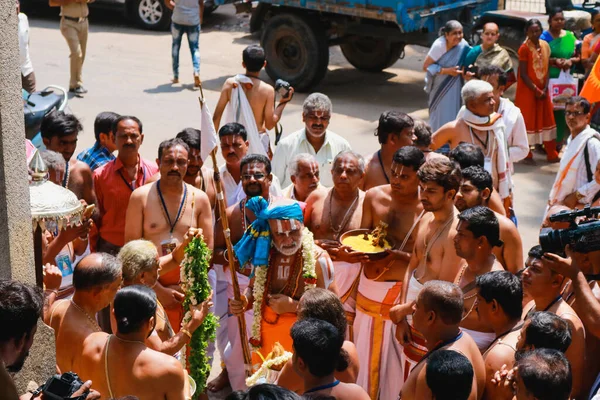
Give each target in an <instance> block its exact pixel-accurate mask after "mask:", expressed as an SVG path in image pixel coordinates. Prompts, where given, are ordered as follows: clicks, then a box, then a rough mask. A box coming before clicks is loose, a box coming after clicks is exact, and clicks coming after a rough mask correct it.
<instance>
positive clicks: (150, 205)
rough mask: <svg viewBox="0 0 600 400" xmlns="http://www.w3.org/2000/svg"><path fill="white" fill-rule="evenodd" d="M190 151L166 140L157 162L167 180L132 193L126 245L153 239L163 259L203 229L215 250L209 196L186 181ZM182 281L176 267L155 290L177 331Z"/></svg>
mask: <svg viewBox="0 0 600 400" xmlns="http://www.w3.org/2000/svg"><path fill="white" fill-rule="evenodd" d="M188 152H189V147H188V145H187V144H185V142H184V141H183V140H181V139H170V140H165V141H164V142H162V143H161V144H160V146H159V148H158V159H157V163H158V165H159V170H160V173H161V176H162V177H163V178H162V179H160V180H159V181H157V182H156V183H153V184H149V185H145V186H142V187H140V188H138V189H136V190H134V191H133V193H132V194H131V199H130V200H129V206H128V207H127V217H126V221H125V243H127V242H129V241H131V240H135V239H146V240H150V241H151V242H153V243H154V245H155V246H156V248H157V249H158V251H159V254H160V255H161V256H168V255H169V254H171V253H172V251H173V250H175V248H176V247H177V245H178V244H180V243H181V242H182V241H183V239H184V236H185V234H186V233H187V232H188V230H189V229H190V228H199V229H200V230H201V233H202V235H203V237H204V241H205V242H206V244H207V245H208V248H210V249H212V247H213V230H212V227H213V224H212V212H211V209H210V202H209V200H208V196H207V195H206V193H204V192H203V191H201V190H200V189H197V188H196V187H194V186H191V185H188V184H187V183H185V182H184V181H183V178H184V176H185V174H186V171H187V165H188ZM179 280H180V275H179V268H174V269H173V270H172V271H170V272H169V273H167V274H165V275H163V276H161V278H160V281H159V283H157V284H156V287H155V288H154V290H155V291H156V294H157V296H158V298H159V300H160V302H161V303H162V305H163V306H164V308H165V310H166V311H167V314H168V316H169V320H170V322H171V325H172V326H173V329H174V330H175V331H178V330H179V326H180V323H181V319H182V318H183V310H182V308H181V303H180V302H181V300H182V298H183V295H182V294H181V288H179Z"/></svg>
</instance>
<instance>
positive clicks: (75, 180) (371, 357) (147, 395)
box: [0, 10, 600, 400]
mask: <svg viewBox="0 0 600 400" xmlns="http://www.w3.org/2000/svg"><path fill="white" fill-rule="evenodd" d="M549 18H550V29H549V30H548V31H545V32H542V27H541V24H540V23H539V21H537V20H535V19H533V20H530V21H529V23H528V26H527V40H526V42H525V43H524V44H523V45H522V46H521V49H520V50H519V68H518V74H515V68H513V66H512V64H511V62H510V57H508V56H507V54H506V51H505V50H503V49H502V48H501V47H499V46H498V44H497V42H498V39H499V30H498V27H497V26H496V25H495V24H486V25H485V27H484V30H483V33H482V44H481V45H480V46H476V47H474V48H471V47H470V46H469V45H468V44H467V43H466V42H465V41H464V39H463V38H462V36H463V34H462V26H461V25H460V24H459V23H458V22H456V21H450V22H448V23H447V24H446V26H445V28H444V30H443V34H442V36H441V37H440V38H439V39H438V40H437V41H436V42H435V43H434V45H433V46H432V48H431V50H430V52H429V54H428V56H427V58H426V60H425V62H424V66H423V68H424V70H425V71H426V73H427V77H426V84H427V87H426V90H427V91H428V93H429V95H430V101H429V108H430V115H431V117H430V121H429V124H428V123H427V122H425V121H420V120H416V119H415V118H413V117H411V116H409V115H407V114H405V113H402V112H398V111H385V112H383V113H382V114H381V116H380V118H379V121H378V124H377V127H376V128H375V136H377V140H378V142H379V144H380V149H379V150H378V151H376V152H375V153H373V154H369V155H368V156H366V157H363V155H361V154H359V153H358V152H357V151H356V149H354V150H353V149H352V145H351V143H349V142H348V141H347V140H346V139H345V138H344V137H343V136H342V135H338V134H336V133H334V132H332V131H331V130H329V129H328V128H329V123H330V121H331V118H334V117H335V115H334V113H333V106H332V102H331V100H330V99H329V98H328V97H327V96H326V95H324V94H322V93H312V94H311V95H309V96H308V97H307V98H306V99H305V101H304V103H303V106H302V120H303V122H304V128H303V129H301V130H299V131H297V132H294V133H291V134H289V135H287V136H286V137H284V138H283V139H282V140H281V141H280V142H279V144H278V145H277V146H275V147H274V148H272V146H271V140H270V137H269V134H268V131H269V130H271V129H272V128H273V127H274V126H275V125H276V124H277V122H278V121H279V119H280V118H281V116H282V113H283V111H284V108H285V105H286V103H287V102H289V101H291V100H292V97H293V94H294V91H293V88H292V89H291V90H289V91H288V93H287V95H286V96H283V97H282V98H281V99H280V101H279V103H278V104H275V91H274V89H273V87H271V86H270V85H268V84H266V83H265V82H263V81H261V80H260V79H259V78H258V74H259V72H260V71H261V69H262V68H263V67H264V66H265V53H264V50H263V49H262V48H260V47H259V46H256V45H252V46H249V47H247V48H246V49H245V50H244V52H243V54H242V58H243V65H244V67H245V69H246V71H245V72H244V74H240V75H237V76H235V77H233V78H231V79H228V80H227V81H226V82H225V84H224V86H223V90H222V92H221V97H220V99H219V102H218V104H217V105H216V108H215V114H214V119H213V122H214V125H215V127H216V128H217V131H218V145H219V149H220V152H221V155H222V157H223V159H224V164H223V165H222V166H221V167H219V168H218V171H213V170H212V169H211V168H210V167H209V166H208V165H205V161H206V160H205V159H204V158H203V156H202V154H206V150H209V151H210V150H211V149H206V148H203V146H208V143H209V142H210V140H207V138H208V136H207V135H208V134H209V133H207V132H201V131H200V130H198V129H195V128H185V129H183V130H182V131H181V132H179V133H177V134H176V135H175V137H173V138H171V139H167V140H165V141H163V142H162V143H161V144H160V146H159V148H158V151H157V159H156V161H152V160H146V159H144V158H142V157H141V156H140V148H141V146H142V145H143V142H144V133H143V132H144V131H143V124H142V122H141V121H140V120H139V119H138V118H136V117H135V116H128V115H119V114H117V113H115V112H102V113H100V114H98V116H97V118H96V121H95V123H94V134H95V139H96V141H95V143H94V145H93V146H92V147H90V148H88V149H85V150H84V151H82V152H81V153H80V154H78V155H77V156H75V149H76V147H77V140H78V137H79V135H80V134H81V132H82V125H81V123H80V122H79V120H78V118H77V117H76V116H75V115H72V114H67V113H64V112H60V111H55V112H52V113H50V114H49V115H47V116H46V117H45V118H44V121H43V123H42V126H41V136H42V139H43V143H44V146H45V149H44V150H41V151H40V153H39V154H40V156H41V157H42V159H43V160H44V162H45V164H46V167H47V170H48V179H49V180H50V181H52V182H53V183H54V184H56V185H60V186H63V187H64V188H66V189H68V190H71V191H72V192H73V193H74V194H75V195H76V196H77V198H78V199H80V201H81V202H82V203H84V204H85V205H88V206H90V205H93V207H87V208H86V213H85V214H84V216H83V220H82V222H81V223H79V224H76V225H73V226H68V227H66V228H65V229H52V228H51V227H47V230H46V231H45V232H44V237H43V246H42V247H43V250H42V252H43V262H44V264H45V265H46V266H45V267H44V289H43V292H42V290H40V289H35V288H32V287H29V286H27V285H24V284H20V283H18V282H13V281H0V298H1V299H2V301H0V325H1V326H3V328H2V329H0V359H2V366H3V367H2V368H0V380H1V381H3V382H4V383H5V384H2V385H0V394H2V395H0V397H1V398H7V399H11V400H12V399H16V398H18V396H17V393H16V391H15V389H14V386H13V385H12V383H11V379H10V376H9V375H8V374H7V372H8V373H12V372H17V371H18V370H20V369H21V367H22V365H23V362H24V360H25V358H26V357H27V354H28V350H29V348H30V347H31V344H32V343H33V340H34V335H35V330H36V326H37V322H38V319H39V318H42V319H43V322H45V323H46V324H47V325H48V326H50V327H51V328H52V329H53V331H54V333H55V338H56V360H57V370H58V371H60V372H62V373H64V372H68V371H73V372H75V373H77V374H78V375H79V377H81V379H82V380H83V381H84V382H86V383H85V387H84V389H85V390H84V391H86V390H88V391H89V390H90V387H91V388H92V389H93V390H91V392H89V394H88V396H87V398H88V399H94V398H102V399H119V398H134V397H137V398H140V399H144V400H146V399H165V398H167V399H184V398H187V397H188V393H189V392H188V387H187V378H186V369H185V368H184V366H182V364H181V363H180V361H179V359H180V357H181V352H182V349H184V346H185V345H186V344H188V343H189V342H190V339H191V337H192V335H193V333H194V332H195V331H196V330H197V329H198V328H199V327H200V325H201V324H202V322H203V320H204V319H205V317H206V315H207V314H208V313H214V314H215V315H216V316H217V318H218V319H219V322H220V326H219V328H218V330H217V335H216V336H217V339H216V341H215V343H213V344H212V347H210V349H209V353H211V355H212V354H214V353H215V352H218V353H219V356H220V358H221V360H222V365H221V371H220V373H219V374H218V376H217V377H216V378H215V379H214V380H212V381H211V382H209V383H208V385H207V391H210V392H220V391H221V390H222V389H224V388H226V387H231V388H232V389H233V391H234V392H233V393H232V394H230V395H229V397H228V398H230V399H298V398H301V396H303V397H302V398H307V399H316V398H323V399H325V398H334V399H340V400H345V399H352V400H354V399H373V400H378V399H380V400H396V399H398V398H402V399H405V400H406V399H419V400H420V399H436V400H443V399H455V400H463V399H464V400H466V399H494V400H496V399H513V398H516V399H517V400H521V399H534V398H535V399H540V400H542V399H543V400H546V399H556V400H567V399H597V398H600V393H599V389H600V379H598V380H597V377H598V374H599V373H600V365H599V364H598V363H597V362H596V361H595V357H596V356H597V355H598V349H599V348H600V347H598V343H599V342H598V341H599V338H600V322H599V321H600V291H599V286H598V279H599V275H598V273H599V272H600V251H599V250H595V249H593V248H590V249H583V250H582V249H581V248H578V249H571V248H570V247H568V246H567V247H566V248H564V249H558V250H556V251H554V252H548V251H547V250H548V249H542V247H540V246H539V245H537V246H534V247H533V248H531V249H524V248H523V243H522V238H521V236H520V234H519V230H518V229H517V221H518V220H517V217H518V212H519V210H518V209H517V210H515V209H514V206H513V196H514V195H515V189H516V188H515V182H514V180H513V174H514V163H517V162H520V161H522V160H526V159H527V158H531V156H532V155H531V151H530V148H531V147H534V146H536V145H543V146H544V148H545V151H546V153H547V156H548V160H549V161H555V160H558V161H559V162H560V165H559V171H558V173H557V176H556V180H555V182H554V184H553V186H552V188H551V189H550V190H549V195H548V207H547V210H546V213H545V218H544V221H543V222H542V226H541V227H544V228H551V229H559V228H565V227H569V224H568V223H567V224H566V226H565V223H564V222H560V221H559V222H556V221H554V220H552V219H550V216H551V215H553V214H554V213H556V212H558V211H564V210H572V209H576V208H583V207H584V206H585V205H588V204H595V203H596V202H597V201H598V198H599V197H600V195H599V194H600V169H599V168H598V166H600V141H598V140H596V139H600V135H599V134H598V132H596V131H595V130H593V129H592V128H590V126H589V120H590V118H591V113H592V105H591V104H590V103H589V102H588V101H587V100H586V99H585V98H583V97H577V96H575V97H572V98H570V99H569V100H568V101H567V102H566V106H565V109H564V110H563V111H558V110H553V106H552V103H551V102H550V100H549V97H548V93H547V85H548V79H549V78H550V77H552V76H554V75H556V74H558V73H559V71H561V70H563V71H564V70H568V69H570V68H571V67H572V65H573V64H574V63H577V62H579V61H580V59H579V56H578V55H574V50H572V49H571V44H573V43H574V40H573V37H572V36H573V34H572V33H570V32H567V31H565V30H564V16H563V15H562V12H560V11H558V10H557V11H554V12H552V13H551V14H550V17H549ZM598 20H600V18H596V17H595V16H594V19H593V21H594V24H595V25H594V29H595V30H594V32H593V33H591V34H590V35H591V36H586V40H585V42H586V43H587V47H586V50H587V52H588V53H587V54H588V55H589V54H590V52H589V49H590V48H591V47H593V46H594V43H595V42H596V40H595V39H596V35H597V32H596V28H597V25H598V26H600V25H599V24H598ZM78 23H81V22H78ZM194 24H195V22H194ZM182 29H183V28H182ZM181 32H182V30H179V31H178V35H179V40H181ZM190 32H191V31H188V34H190ZM192 34H193V32H192ZM582 57H585V56H582ZM590 57H591V56H590ZM465 59H466V60H467V62H468V65H466V67H467V68H463V67H465V65H464V64H463V63H464V62H465V61H464V60H465ZM585 60H588V59H586V58H584V62H586V63H588V62H589V61H585ZM72 62H73V60H72ZM586 65H587V64H586ZM472 66H475V67H476V68H471V67H472ZM195 67H196V66H195ZM174 74H175V78H176V79H177V70H176V66H175V65H174ZM514 82H516V84H517V94H516V101H515V104H513V103H512V102H511V101H510V100H509V99H507V98H505V97H504V92H505V90H506V89H507V88H508V87H509V86H510V85H511V84H513V83H514ZM557 133H558V136H557ZM567 139H568V140H567ZM565 140H566V143H565V144H564V145H563V146H562V147H563V148H562V149H560V146H557V145H562V142H563V141H565ZM559 149H560V150H562V152H561V154H562V158H559V157H560V156H559V152H558V151H559ZM115 150H116V151H117V155H116V156H115V155H114V154H113V153H114V152H115ZM27 152H28V154H27V158H28V160H31V158H32V157H34V156H35V152H36V149H35V148H34V146H33V145H32V144H31V143H29V142H27ZM215 172H217V173H215ZM218 179H220V181H221V183H222V188H223V191H224V192H223V193H219V187H220V185H218V181H217V180H218ZM223 206H224V207H225V210H223V209H222V208H220V207H223ZM222 214H224V215H225V216H226V218H227V222H228V224H224V223H223V222H224V221H221V217H220V215H222ZM223 226H226V227H227V228H226V229H223ZM360 229H363V230H367V231H369V232H373V231H374V230H378V229H384V230H385V231H386V233H385V240H387V241H388V243H389V246H387V247H386V248H385V249H384V250H383V251H379V252H376V253H370V252H367V251H361V250H360V249H357V248H355V247H352V246H349V245H347V244H345V243H343V238H344V234H346V233H352V232H354V231H356V230H360ZM199 236H201V237H202V238H203V240H204V241H205V243H206V244H207V245H208V247H209V248H210V249H212V256H211V259H210V260H209V261H210V266H211V267H210V271H209V273H208V277H209V281H210V284H211V287H212V295H211V297H210V298H209V299H207V300H206V301H205V302H203V303H201V304H195V305H191V306H190V308H189V309H183V306H182V301H183V298H184V293H183V291H182V289H181V286H180V283H181V273H180V268H181V263H182V261H183V259H184V256H185V248H186V246H187V245H188V244H189V243H190V241H191V240H192V239H193V238H196V237H199ZM228 241H230V242H231V244H232V245H233V254H228V251H227V248H228ZM585 251H587V252H585ZM525 252H526V254H524V253H525ZM554 253H556V254H554ZM231 265H235V269H236V270H235V271H231V270H230V268H231ZM234 272H235V274H236V276H237V282H238V284H239V289H240V293H239V294H240V296H235V295H234V288H235V287H236V286H237V285H234V282H233V275H234ZM186 313H189V315H190V316H191V317H190V319H189V320H188V319H186V320H185V322H184V323H183V324H182V321H183V317H184V315H185V314H186ZM240 318H243V319H245V322H246V327H247V332H246V335H240V328H239V321H240ZM244 337H245V338H246V340H248V342H249V344H251V345H252V348H253V353H252V365H251V366H248V365H246V364H245V361H244V354H243V350H242V349H243V347H244V343H242V340H244ZM276 346H281V347H283V349H284V350H286V351H288V352H292V353H293V357H292V358H291V359H290V360H289V361H287V363H286V364H285V365H284V366H283V368H282V369H281V371H280V372H279V373H278V374H272V375H271V376H269V379H268V382H266V383H264V382H263V383H261V382H258V384H256V385H253V386H251V387H248V386H247V383H248V382H247V380H246V378H247V369H248V367H251V368H255V369H256V368H257V367H259V366H260V365H261V363H262V362H263V358H264V356H266V355H267V354H269V353H270V352H271V351H272V350H273V348H274V347H276ZM203 395H205V394H203ZM34 396H35V395H34ZM30 397H31V395H25V397H22V398H30Z"/></svg>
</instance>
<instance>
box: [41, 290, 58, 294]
mask: <svg viewBox="0 0 600 400" xmlns="http://www.w3.org/2000/svg"><path fill="white" fill-rule="evenodd" d="M46 292H50V293H48V295H50V294H52V293H54V294H55V295H58V290H56V289H44V293H46Z"/></svg>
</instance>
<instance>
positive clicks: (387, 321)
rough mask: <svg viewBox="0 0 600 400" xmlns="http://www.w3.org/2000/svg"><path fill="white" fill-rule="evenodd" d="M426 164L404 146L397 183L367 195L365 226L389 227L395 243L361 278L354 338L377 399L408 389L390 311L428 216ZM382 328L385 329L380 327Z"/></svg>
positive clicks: (397, 157) (363, 376) (362, 373)
mask: <svg viewBox="0 0 600 400" xmlns="http://www.w3.org/2000/svg"><path fill="white" fill-rule="evenodd" d="M424 162H425V157H424V155H423V153H422V152H421V150H419V149H417V148H416V147H414V146H406V147H403V148H401V149H400V150H398V151H397V152H396V154H394V159H393V162H392V169H391V175H390V181H391V183H390V184H389V185H382V186H376V187H374V188H371V189H369V190H368V191H367V193H366V194H365V201H364V204H363V212H362V221H361V228H364V229H369V230H372V229H374V228H376V227H377V226H379V225H380V224H382V223H385V224H387V226H388V227H387V238H388V239H389V240H390V241H392V242H393V243H394V247H393V248H392V249H389V250H388V253H387V256H386V257H384V258H382V259H376V260H369V261H368V262H364V263H363V271H364V272H363V273H362V274H360V277H359V278H358V289H357V293H356V295H355V296H356V321H355V322H354V335H355V343H356V344H357V352H358V357H359V360H360V364H361V365H362V366H363V367H362V368H360V370H359V372H358V379H357V383H358V384H359V385H361V386H363V387H365V388H367V387H368V388H369V394H370V395H371V398H376V397H377V393H380V394H381V398H382V399H386V398H389V397H390V396H392V394H394V393H397V392H399V391H400V388H401V387H402V382H403V381H402V379H399V378H398V371H401V370H402V364H401V357H400V354H401V353H402V346H401V345H400V343H398V341H397V340H396V338H395V337H394V333H395V326H394V324H393V322H392V321H391V317H390V313H389V309H390V307H391V306H392V305H394V304H395V303H396V302H397V300H398V297H399V296H400V290H401V289H402V280H403V279H404V275H405V273H406V268H407V267H408V263H409V260H410V256H411V253H412V250H413V247H414V245H415V238H416V231H417V230H416V228H417V227H418V225H419V222H420V220H421V217H422V216H423V214H424V212H423V206H422V205H421V202H420V201H419V178H418V177H417V171H418V170H419V168H420V167H421V165H423V163H424ZM337 278H338V277H337V276H336V280H337ZM348 295H349V294H348ZM348 295H347V296H348ZM352 295H354V294H352ZM378 326H381V327H382V329H376V328H375V327H378ZM380 353H382V354H386V357H385V358H382V359H381V361H380V362H379V363H376V362H373V360H374V358H375V357H378V355H379V354H380Z"/></svg>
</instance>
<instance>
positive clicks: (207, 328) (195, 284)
mask: <svg viewBox="0 0 600 400" xmlns="http://www.w3.org/2000/svg"><path fill="white" fill-rule="evenodd" d="M210 258H211V251H210V249H209V248H208V246H207V245H206V243H205V242H204V239H203V238H202V237H196V238H194V239H192V241H191V242H190V244H189V245H188V246H187V247H186V249H185V257H184V259H183V262H182V263H181V285H182V288H183V290H184V292H185V299H184V300H183V309H184V310H189V309H190V306H195V305H197V304H201V303H202V302H203V301H205V300H206V299H207V298H208V297H209V296H210V292H211V287H210V284H209V283H208V269H209V266H210V265H209V262H210ZM190 319H191V313H190V312H189V311H188V312H187V313H186V315H185V317H184V318H183V322H182V324H185V323H187V322H189V320H190ZM218 325H219V322H218V319H217V317H215V315H214V314H213V313H209V314H208V315H207V316H206V318H205V319H204V321H203V322H202V325H200V327H199V328H198V329H196V331H195V332H194V333H193V334H192V339H191V341H190V344H189V345H188V347H189V349H190V355H189V358H188V366H189V371H190V376H191V377H192V378H194V380H195V381H196V386H197V389H196V393H195V394H194V398H198V396H199V394H200V393H202V392H204V389H205V387H206V381H207V379H208V376H209V375H210V368H211V365H210V363H209V358H208V355H207V354H206V349H207V347H208V343H209V342H210V341H214V340H215V333H216V330H217V326H218Z"/></svg>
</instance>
